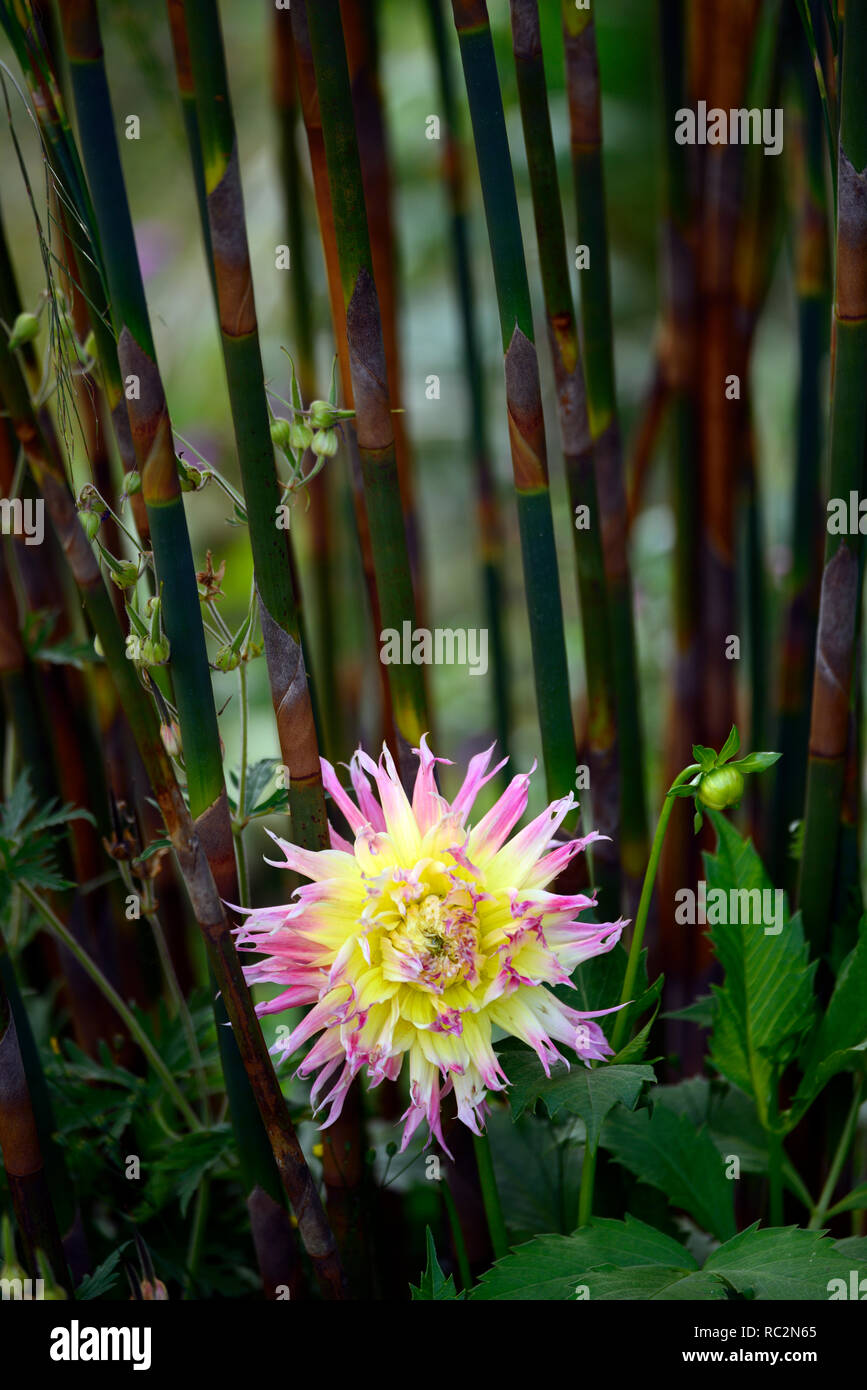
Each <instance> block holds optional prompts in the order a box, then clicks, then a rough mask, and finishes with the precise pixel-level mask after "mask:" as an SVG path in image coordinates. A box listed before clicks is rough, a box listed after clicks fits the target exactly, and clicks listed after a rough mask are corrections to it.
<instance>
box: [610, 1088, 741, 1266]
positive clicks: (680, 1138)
mask: <svg viewBox="0 0 867 1390" xmlns="http://www.w3.org/2000/svg"><path fill="white" fill-rule="evenodd" d="M612 1070H614V1068H612ZM602 1143H603V1146H604V1147H605V1148H606V1149H608V1150H609V1152H610V1153H611V1154H612V1155H613V1157H614V1158H615V1159H616V1161H617V1162H618V1163H622V1164H623V1166H624V1167H625V1168H628V1169H629V1171H630V1172H631V1173H634V1174H635V1176H636V1177H637V1178H639V1179H640V1181H641V1182H646V1183H650V1185H651V1186H652V1187H657V1188H659V1190H660V1191H661V1192H664V1193H665V1195H666V1197H667V1198H668V1200H669V1202H671V1204H672V1206H675V1207H680V1208H681V1209H682V1210H683V1211H686V1212H688V1213H689V1215H690V1216H692V1217H693V1219H694V1220H695V1221H696V1222H697V1223H698V1225H699V1226H701V1227H702V1229H703V1230H706V1231H710V1232H711V1233H712V1234H713V1235H715V1236H716V1237H717V1238H718V1239H719V1240H726V1239H727V1238H728V1237H729V1236H730V1235H732V1234H733V1233H734V1230H735V1219H734V1187H733V1184H732V1183H731V1182H729V1181H728V1179H727V1178H726V1176H725V1164H724V1160H723V1157H722V1156H721V1155H720V1154H719V1153H718V1152H717V1149H716V1146H715V1145H714V1142H713V1140H712V1138H711V1136H710V1134H709V1133H708V1130H707V1128H706V1127H705V1126H702V1127H701V1128H700V1129H696V1128H695V1125H694V1124H693V1122H692V1120H691V1119H689V1118H688V1117H687V1116H686V1115H684V1114H677V1113H675V1111H673V1110H670V1109H668V1108H667V1107H666V1106H665V1105H655V1106H654V1108H653V1113H652V1114H651V1112H650V1111H649V1110H639V1111H637V1112H636V1113H635V1114H629V1112H628V1111H626V1110H620V1111H618V1112H617V1113H616V1114H613V1115H611V1116H610V1118H609V1119H608V1121H607V1123H606V1125H605V1129H604V1132H603V1135H602Z"/></svg>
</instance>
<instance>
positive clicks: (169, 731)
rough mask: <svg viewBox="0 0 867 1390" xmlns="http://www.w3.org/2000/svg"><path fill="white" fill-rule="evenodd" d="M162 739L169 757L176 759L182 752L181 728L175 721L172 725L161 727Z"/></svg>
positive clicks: (162, 725)
mask: <svg viewBox="0 0 867 1390" xmlns="http://www.w3.org/2000/svg"><path fill="white" fill-rule="evenodd" d="M160 738H161V739H162V741H163V747H164V748H165V750H166V752H167V753H168V754H169V757H172V758H176V757H177V756H178V754H179V753H180V751H181V748H182V746H183V745H182V744H181V728H180V725H179V724H178V723H177V722H176V721H175V720H174V719H173V720H172V722H171V724H161V725H160Z"/></svg>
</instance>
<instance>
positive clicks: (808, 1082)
mask: <svg viewBox="0 0 867 1390" xmlns="http://www.w3.org/2000/svg"><path fill="white" fill-rule="evenodd" d="M858 932H859V935H858V944H857V945H856V946H855V948H854V950H852V951H851V952H850V953H849V955H848V956H847V957H846V959H845V960H844V962H843V964H842V966H841V968H840V973H839V974H838V976H837V983H836V985H835V987H834V993H833V994H832V995H831V1002H830V1003H829V1005H828V1009H827V1012H826V1013H825V1015H824V1017H823V1018H822V1020H821V1022H820V1023H819V1026H818V1028H817V1029H816V1031H815V1033H814V1034H813V1036H812V1037H811V1038H810V1039H809V1041H808V1043H807V1046H806V1049H805V1052H804V1054H803V1056H802V1058H801V1063H802V1066H803V1069H804V1076H803V1079H802V1081H801V1084H800V1086H799V1087H798V1090H797V1093H796V1095H795V1100H794V1104H793V1117H794V1116H797V1118H798V1119H800V1117H801V1116H802V1115H803V1114H804V1112H805V1111H806V1110H807V1108H808V1107H809V1106H810V1105H811V1104H812V1102H813V1101H814V1100H815V1098H816V1096H817V1095H818V1094H819V1092H820V1091H821V1090H822V1088H823V1086H825V1085H826V1084H827V1082H828V1081H829V1080H830V1079H831V1077H832V1076H834V1075H835V1074H836V1073H837V1072H840V1071H853V1070H855V1069H857V1068H860V1067H863V1066H864V1064H865V1061H867V916H865V917H862V918H861V921H860V924H859V927H858Z"/></svg>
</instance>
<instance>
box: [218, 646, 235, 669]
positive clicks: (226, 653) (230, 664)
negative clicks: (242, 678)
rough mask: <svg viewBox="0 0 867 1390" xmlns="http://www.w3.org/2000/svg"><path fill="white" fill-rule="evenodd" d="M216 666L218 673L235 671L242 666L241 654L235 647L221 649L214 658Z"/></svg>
mask: <svg viewBox="0 0 867 1390" xmlns="http://www.w3.org/2000/svg"><path fill="white" fill-rule="evenodd" d="M214 665H215V666H216V668H217V670H218V671H234V670H235V668H236V667H237V666H240V665H241V654H240V652H236V651H235V650H234V648H233V647H221V648H220V650H219V651H218V652H217V655H216V656H215V657H214Z"/></svg>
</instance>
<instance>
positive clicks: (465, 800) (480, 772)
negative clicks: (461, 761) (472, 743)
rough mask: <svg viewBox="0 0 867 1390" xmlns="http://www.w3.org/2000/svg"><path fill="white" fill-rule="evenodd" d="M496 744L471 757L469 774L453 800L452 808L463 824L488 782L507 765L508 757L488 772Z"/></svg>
mask: <svg viewBox="0 0 867 1390" xmlns="http://www.w3.org/2000/svg"><path fill="white" fill-rule="evenodd" d="M495 747H496V744H493V743H492V744H491V746H490V748H487V749H486V750H485V752H484V753H476V755H475V757H473V758H470V763H469V767H468V768H467V775H466V777H465V778H464V780H463V782H462V783H461V787H460V791H459V792H458V794H457V796H456V797H455V798H454V800H453V801H452V810H453V811H455V812H456V813H457V815H458V816H460V819H461V824H463V822H464V821H465V820H466V818H467V816H468V815H469V813H470V811H471V810H472V809H473V805H474V803H475V800H476V797H477V796H478V794H479V792H480V791H481V789H482V787H483V786H484V785H485V783H486V782H490V781H491V778H493V777H496V775H497V773H498V772H499V771H500V770H501V768H504V767H505V766H506V763H507V762H508V761H509V759H508V758H503V759H502V761H501V762H499V763H497V765H496V767H495V768H494V769H493V771H491V772H488V770H487V768H488V763H489V762H490V761H491V754H492V753H493V751H494V748H495Z"/></svg>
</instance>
